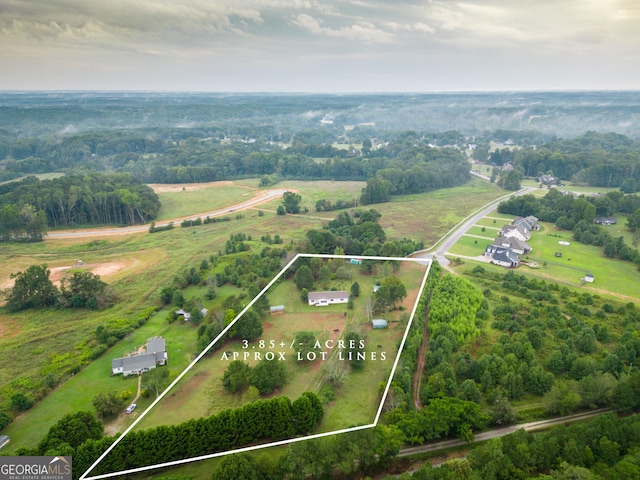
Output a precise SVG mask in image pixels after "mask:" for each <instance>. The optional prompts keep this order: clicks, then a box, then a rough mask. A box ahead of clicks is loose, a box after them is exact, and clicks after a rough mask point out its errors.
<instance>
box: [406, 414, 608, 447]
mask: <svg viewBox="0 0 640 480" xmlns="http://www.w3.org/2000/svg"><path fill="white" fill-rule="evenodd" d="M608 411H609V409H608V408H601V409H598V410H593V411H590V412H583V413H576V414H573V415H567V416H565V417H559V418H551V419H549V420H539V421H537V422H530V423H521V424H518V425H510V426H508V427H502V428H496V429H495V430H489V431H487V432H482V433H479V434H478V435H476V436H475V439H474V441H475V442H481V441H483V440H490V439H492V438H498V437H503V436H504V435H509V434H510V433H513V432H515V431H516V430H520V429H521V428H522V429H524V430H526V431H528V432H530V431H534V430H541V429H544V428H549V427H553V426H556V425H564V424H565V423H571V422H578V421H580V420H586V419H588V418H591V417H595V416H597V415H600V414H601V413H604V412H608ZM464 445H470V444H469V443H468V442H464V441H462V440H458V439H454V440H444V441H442V442H435V443H429V444H427V445H418V446H416V447H408V448H403V449H402V450H400V453H399V454H398V456H399V457H408V456H411V455H417V454H420V453H429V452H437V451H438V450H444V449H446V448H452V447H460V446H464Z"/></svg>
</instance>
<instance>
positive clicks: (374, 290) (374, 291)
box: [373, 285, 380, 293]
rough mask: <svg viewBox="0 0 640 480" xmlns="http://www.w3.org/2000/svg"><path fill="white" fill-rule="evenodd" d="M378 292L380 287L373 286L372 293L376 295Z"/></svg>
mask: <svg viewBox="0 0 640 480" xmlns="http://www.w3.org/2000/svg"><path fill="white" fill-rule="evenodd" d="M378 290H380V285H374V286H373V293H376V292H377V291H378Z"/></svg>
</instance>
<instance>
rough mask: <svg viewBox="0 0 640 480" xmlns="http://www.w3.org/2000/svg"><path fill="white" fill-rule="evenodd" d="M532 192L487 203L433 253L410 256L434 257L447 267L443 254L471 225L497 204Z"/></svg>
mask: <svg viewBox="0 0 640 480" xmlns="http://www.w3.org/2000/svg"><path fill="white" fill-rule="evenodd" d="M533 190H534V189H533V188H523V189H521V190H518V191H517V192H513V193H510V194H508V195H504V196H502V197H500V198H498V199H496V200H493V201H492V202H489V203H487V204H486V205H485V206H484V207H482V208H481V209H480V210H478V211H477V212H476V213H474V214H473V215H471V216H470V217H468V218H467V219H466V220H463V221H462V222H461V223H459V224H458V225H456V226H455V227H454V229H453V230H452V231H450V232H449V233H447V234H445V237H446V238H445V237H443V238H445V240H444V241H442V240H441V241H440V243H439V244H438V247H437V248H436V250H435V252H431V251H430V250H432V248H433V247H432V248H429V249H427V250H422V251H420V252H416V253H414V254H413V255H412V257H417V258H434V257H435V258H436V260H437V261H438V263H439V264H440V265H443V266H446V265H449V260H447V258H446V257H445V253H447V250H449V249H450V248H451V247H452V246H453V245H454V244H455V243H456V242H457V241H458V240H460V237H462V235H464V233H465V232H466V231H467V230H469V228H471V227H472V226H473V225H475V224H476V223H478V220H480V219H481V218H482V217H484V216H486V215H487V214H488V213H489V212H491V211H492V210H493V209H495V208H496V206H497V205H498V203H500V202H502V201H503V200H505V199H506V198H508V197H510V196H513V195H518V196H519V195H526V194H527V193H530V192H531V191H533Z"/></svg>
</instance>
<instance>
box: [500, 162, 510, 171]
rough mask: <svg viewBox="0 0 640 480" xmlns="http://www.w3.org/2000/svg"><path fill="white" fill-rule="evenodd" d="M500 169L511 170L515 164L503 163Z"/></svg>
mask: <svg viewBox="0 0 640 480" xmlns="http://www.w3.org/2000/svg"><path fill="white" fill-rule="evenodd" d="M500 169H501V170H503V171H505V172H510V171H511V170H513V165H511V162H507V163H505V164H504V165H502V167H500Z"/></svg>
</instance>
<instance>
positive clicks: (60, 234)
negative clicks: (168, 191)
mask: <svg viewBox="0 0 640 480" xmlns="http://www.w3.org/2000/svg"><path fill="white" fill-rule="evenodd" d="M291 191H293V190H292V189H290V188H277V189H274V190H267V191H266V192H260V194H258V195H256V196H255V197H254V198H252V199H250V200H247V201H245V202H241V203H238V204H236V205H232V206H230V207H224V208H221V209H219V210H211V211H208V212H200V213H194V214H193V215H188V216H186V217H179V218H174V219H172V220H165V221H163V222H157V223H156V226H157V227H164V226H166V225H168V224H169V223H172V222H173V223H180V222H182V221H183V220H188V219H190V218H193V219H196V218H198V217H221V216H223V215H228V214H229V213H234V212H237V211H241V210H246V209H249V208H253V207H255V206H257V205H261V204H263V203H266V202H270V201H271V200H273V199H275V198H280V197H282V195H283V194H284V193H285V192H291ZM148 230H149V224H145V225H132V226H130V227H116V228H113V227H107V228H86V229H82V230H56V231H53V232H49V233H48V234H47V237H49V238H77V237H92V236H96V237H97V236H102V235H127V234H132V233H141V232H146V231H148Z"/></svg>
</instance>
